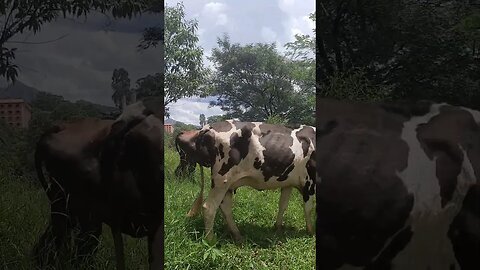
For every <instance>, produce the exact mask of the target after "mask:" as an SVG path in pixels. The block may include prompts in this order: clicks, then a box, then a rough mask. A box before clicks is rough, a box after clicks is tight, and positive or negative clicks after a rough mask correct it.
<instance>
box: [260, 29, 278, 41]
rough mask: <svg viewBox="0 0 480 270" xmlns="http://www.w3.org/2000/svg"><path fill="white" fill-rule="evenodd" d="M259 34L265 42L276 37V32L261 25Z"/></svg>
mask: <svg viewBox="0 0 480 270" xmlns="http://www.w3.org/2000/svg"><path fill="white" fill-rule="evenodd" d="M261 34H262V38H263V40H264V41H266V42H273V41H275V40H276V39H277V33H275V31H273V30H272V29H271V28H270V27H266V26H262V30H261Z"/></svg>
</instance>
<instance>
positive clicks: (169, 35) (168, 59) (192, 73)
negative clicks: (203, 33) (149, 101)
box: [164, 3, 207, 106]
mask: <svg viewBox="0 0 480 270" xmlns="http://www.w3.org/2000/svg"><path fill="white" fill-rule="evenodd" d="M197 27H198V22H197V21H196V20H186V19H185V10H184V6H183V4H182V3H178V4H177V5H176V6H174V7H169V6H167V7H166V12H165V88H164V89H165V97H164V103H165V106H168V104H170V103H172V102H175V101H177V100H178V99H180V98H183V97H191V96H194V95H203V91H202V90H201V87H202V85H203V84H205V78H206V75H207V70H206V69H205V68H204V66H203V62H202V55H203V50H202V48H201V47H200V46H198V44H197V43H198V35H197Z"/></svg>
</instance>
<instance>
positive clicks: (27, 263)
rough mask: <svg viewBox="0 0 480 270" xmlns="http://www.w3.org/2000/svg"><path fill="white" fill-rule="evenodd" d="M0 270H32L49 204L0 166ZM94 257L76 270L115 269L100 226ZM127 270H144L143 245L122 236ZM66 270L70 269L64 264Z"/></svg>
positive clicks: (105, 231) (29, 184)
mask: <svg viewBox="0 0 480 270" xmlns="http://www.w3.org/2000/svg"><path fill="white" fill-rule="evenodd" d="M0 169H1V170H0V269H1V270H4V269H5V270H6V269H9V270H10V269H13V270H17V269H20V270H21V269H25V270H32V269H36V268H35V264H34V262H33V259H32V249H33V246H34V245H35V243H36V241H37V240H38V238H39V237H40V236H41V234H42V233H43V231H44V230H45V228H46V227H47V223H48V221H49V214H50V209H49V204H48V199H47V197H46V195H45V192H44V191H43V189H41V188H39V187H38V185H34V184H32V182H31V181H28V180H27V179H25V178H23V177H20V176H14V175H12V174H8V173H7V172H8V170H7V169H5V168H4V167H3V166H2V164H0ZM100 240H101V243H100V246H99V249H98V253H97V254H96V255H95V256H94V258H93V260H92V261H91V263H90V264H89V265H83V266H81V267H80V269H115V260H114V259H115V254H114V247H113V240H112V237H111V233H110V229H109V228H108V227H107V226H103V233H102V237H101V238H100ZM124 240H125V241H124V242H125V257H126V264H127V269H147V267H148V261H147V241H146V240H145V239H133V238H131V237H128V236H124ZM65 268H67V269H74V268H73V266H71V265H70V264H69V263H68V261H67V263H66V267H65Z"/></svg>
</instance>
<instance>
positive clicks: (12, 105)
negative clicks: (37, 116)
mask: <svg viewBox="0 0 480 270" xmlns="http://www.w3.org/2000/svg"><path fill="white" fill-rule="evenodd" d="M31 118H32V107H30V105H29V104H28V103H26V102H25V101H24V100H23V99H14V98H6V99H0V119H2V120H3V121H4V122H6V123H7V124H9V125H11V126H13V127H19V128H28V124H29V122H30V119H31Z"/></svg>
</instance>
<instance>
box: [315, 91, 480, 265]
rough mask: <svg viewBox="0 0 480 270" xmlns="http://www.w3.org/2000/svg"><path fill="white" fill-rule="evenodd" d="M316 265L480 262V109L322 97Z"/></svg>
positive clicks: (320, 108) (318, 125)
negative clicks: (365, 101)
mask: <svg viewBox="0 0 480 270" xmlns="http://www.w3.org/2000/svg"><path fill="white" fill-rule="evenodd" d="M317 128H318V131H317V133H316V137H317V138H316V140H317V162H318V166H317V176H318V180H317V185H318V186H317V188H316V190H317V213H318V219H317V241H316V245H317V247H316V249H317V264H318V265H317V266H318V269H326V270H330V269H439V270H442V269H480V259H479V257H478V255H479V254H480V226H479V225H480V180H479V178H478V177H479V176H480V112H478V111H474V110H471V109H468V108H465V107H460V106H452V105H449V104H446V103H433V102H430V101H418V102H411V103H407V102H397V103H361V102H346V101H339V100H334V99H322V98H318V99H317Z"/></svg>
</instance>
